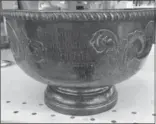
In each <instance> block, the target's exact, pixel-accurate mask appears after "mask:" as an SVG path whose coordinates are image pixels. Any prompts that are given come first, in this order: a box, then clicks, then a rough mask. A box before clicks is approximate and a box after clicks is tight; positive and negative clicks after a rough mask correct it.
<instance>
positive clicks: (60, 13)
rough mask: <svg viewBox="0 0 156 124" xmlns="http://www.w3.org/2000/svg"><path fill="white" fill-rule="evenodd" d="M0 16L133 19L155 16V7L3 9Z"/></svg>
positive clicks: (19, 17) (53, 18)
mask: <svg viewBox="0 0 156 124" xmlns="http://www.w3.org/2000/svg"><path fill="white" fill-rule="evenodd" d="M0 16H5V17H9V18H18V19H22V20H47V21H59V20H60V21H63V20H66V21H103V20H105V21H106V20H109V21H114V20H134V19H140V18H151V17H156V8H142V9H140V8H135V9H106V10H98V11H95V10H91V11H88V10H79V11H70V10H53V11H39V10H31V11H30V10H11V9H5V10H2V11H1V12H0Z"/></svg>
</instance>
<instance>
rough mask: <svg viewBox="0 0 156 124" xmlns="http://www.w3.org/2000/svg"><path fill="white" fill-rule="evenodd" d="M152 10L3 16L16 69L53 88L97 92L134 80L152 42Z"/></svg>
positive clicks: (17, 12) (27, 13)
mask: <svg viewBox="0 0 156 124" xmlns="http://www.w3.org/2000/svg"><path fill="white" fill-rule="evenodd" d="M154 11H155V10H153V9H152V10H151V9H149V10H118V11H117V10H109V11H107V12H106V11H105V12H104V11H103V12H75V13H74V12H29V11H14V12H11V11H4V12H3V13H2V14H3V15H5V16H6V17H7V24H8V34H9V39H10V41H11V49H12V52H13V54H14V58H15V60H16V62H17V64H18V65H19V66H20V67H21V68H22V70H24V71H25V72H26V73H27V74H28V75H29V76H31V77H33V78H34V79H36V80H38V81H40V82H43V83H46V84H49V85H55V86H64V87H100V86H107V85H114V84H117V83H119V82H122V81H124V80H126V79H128V78H130V77H131V76H132V75H134V74H135V73H136V72H137V71H138V70H139V69H140V68H141V66H142V64H143V62H144V60H145V58H146V57H147V55H148V54H149V52H150V49H151V46H152V42H153V41H154V30H155V29H154Z"/></svg>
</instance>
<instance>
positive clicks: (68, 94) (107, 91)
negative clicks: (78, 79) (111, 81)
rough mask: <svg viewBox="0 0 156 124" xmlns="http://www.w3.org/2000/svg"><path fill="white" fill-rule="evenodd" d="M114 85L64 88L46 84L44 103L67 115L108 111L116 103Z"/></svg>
mask: <svg viewBox="0 0 156 124" xmlns="http://www.w3.org/2000/svg"><path fill="white" fill-rule="evenodd" d="M117 98H118V95H117V91H116V88H115V86H109V87H102V88H92V89H91V88H65V87H55V86H48V87H47V89H46V91H45V104H46V105H47V106H48V107H49V108H51V109H52V110H54V111H56V112H59V113H62V114H67V115H77V116H85V115H93V114H98V113H102V112H105V111H108V110H109V109H111V108H113V107H114V106H115V104H116V103H117Z"/></svg>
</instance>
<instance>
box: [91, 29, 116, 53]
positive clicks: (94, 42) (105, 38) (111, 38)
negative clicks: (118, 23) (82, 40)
mask: <svg viewBox="0 0 156 124" xmlns="http://www.w3.org/2000/svg"><path fill="white" fill-rule="evenodd" d="M90 45H91V46H92V47H93V48H94V50H95V51H96V52H97V53H103V52H105V53H107V52H109V51H113V50H114V49H116V50H117V36H116V35H115V34H114V33H113V32H112V31H110V30H107V29H101V30H99V31H97V32H95V33H94V34H93V37H92V39H91V40H90Z"/></svg>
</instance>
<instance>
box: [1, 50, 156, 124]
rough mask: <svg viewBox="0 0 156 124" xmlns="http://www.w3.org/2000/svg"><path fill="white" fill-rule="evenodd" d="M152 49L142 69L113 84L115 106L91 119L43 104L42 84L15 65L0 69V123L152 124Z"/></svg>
mask: <svg viewBox="0 0 156 124" xmlns="http://www.w3.org/2000/svg"><path fill="white" fill-rule="evenodd" d="M154 56H155V55H154V47H153V49H152V51H151V52H150V55H149V56H148V58H147V60H146V62H145V64H144V66H143V68H142V69H141V70H140V71H139V72H138V73H137V74H136V75H135V76H133V77H132V78H130V79H129V80H126V81H124V82H122V83H120V84H117V85H116V87H117V90H118V93H119V99H118V102H117V105H116V106H115V107H114V108H113V109H111V110H109V111H107V112H104V113H101V114H97V115H93V116H82V117H81V116H75V117H74V116H69V115H63V114H60V113H57V112H55V111H53V110H51V109H49V108H48V107H47V106H46V105H45V104H44V90H45V88H46V85H45V84H42V83H40V82H37V81H35V80H34V79H32V78H30V77H29V76H27V75H26V74H25V73H24V72H23V71H22V70H21V69H20V68H19V67H18V66H17V65H13V66H10V67H6V68H1V120H2V122H10V123H14V122H15V123H78V122H79V123H113V122H114V123H115V122H116V123H154V118H155V114H154Z"/></svg>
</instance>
